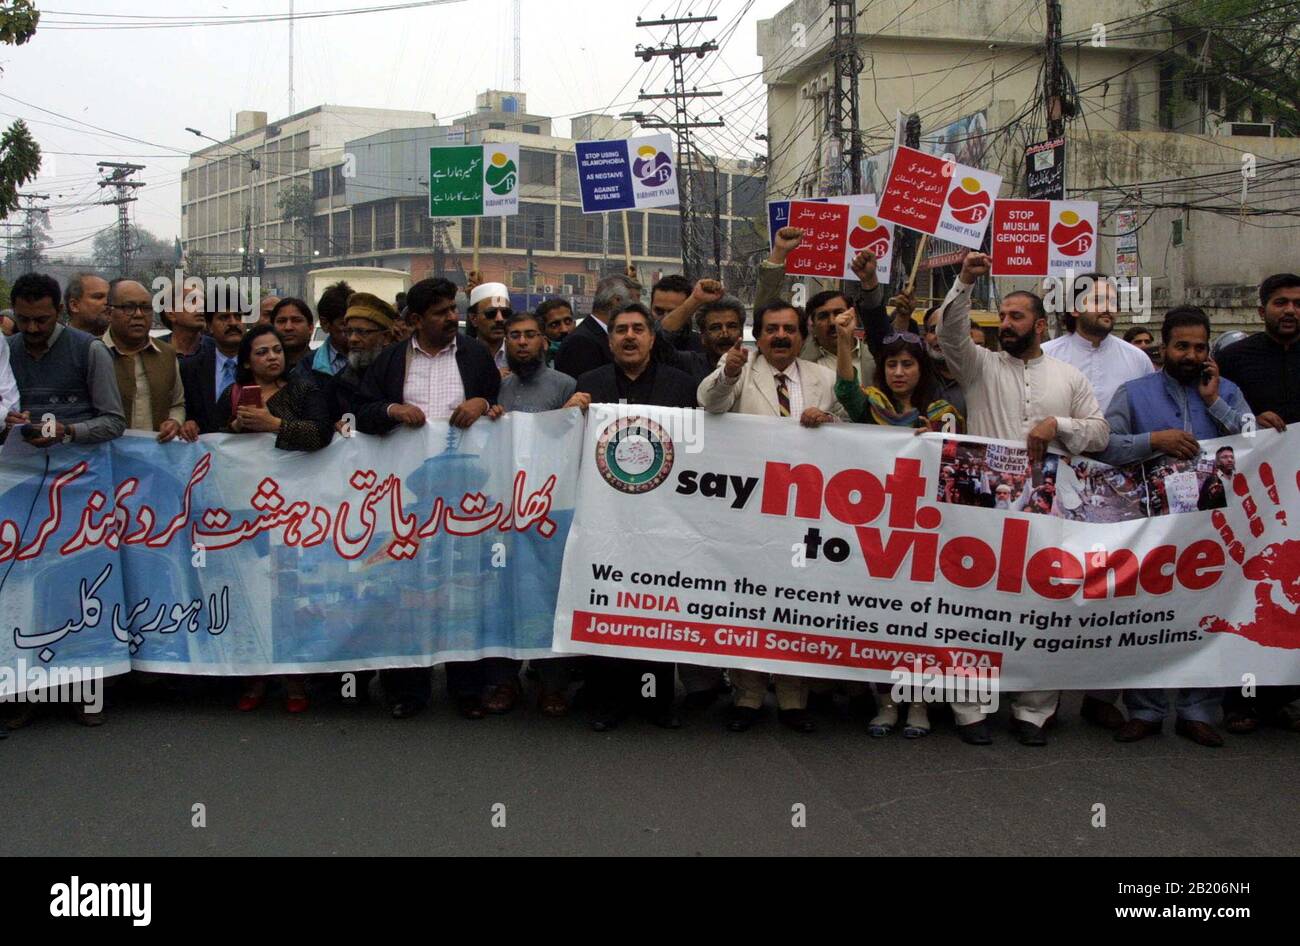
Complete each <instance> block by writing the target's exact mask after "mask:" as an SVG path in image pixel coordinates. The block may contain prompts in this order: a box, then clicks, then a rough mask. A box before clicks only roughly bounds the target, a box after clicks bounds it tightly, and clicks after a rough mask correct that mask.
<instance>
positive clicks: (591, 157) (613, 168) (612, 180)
mask: <svg viewBox="0 0 1300 946" xmlns="http://www.w3.org/2000/svg"><path fill="white" fill-rule="evenodd" d="M575 149H576V152H577V158H578V189H579V191H580V192H581V194H582V212H583V213H585V214H591V213H603V212H605V211H607V210H630V209H632V208H633V207H635V206H636V194H635V193H634V192H633V189H632V168H631V162H630V161H628V148H627V142H626V141H580V142H578V143H577V145H576V146H575Z"/></svg>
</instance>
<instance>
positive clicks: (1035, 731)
mask: <svg viewBox="0 0 1300 946" xmlns="http://www.w3.org/2000/svg"><path fill="white" fill-rule="evenodd" d="M1016 738H1017V739H1019V740H1020V744H1021V745H1022V746H1045V745H1047V733H1045V732H1043V727H1042V726H1035V725H1034V724H1033V723H1031V722H1029V721H1027V720H1023V719H1018V720H1016Z"/></svg>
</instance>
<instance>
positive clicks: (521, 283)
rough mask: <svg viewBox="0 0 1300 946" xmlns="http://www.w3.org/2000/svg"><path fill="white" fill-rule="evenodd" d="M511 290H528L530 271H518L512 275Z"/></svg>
mask: <svg viewBox="0 0 1300 946" xmlns="http://www.w3.org/2000/svg"><path fill="white" fill-rule="evenodd" d="M510 288H511V289H523V290H525V291H526V290H528V289H529V288H530V287H529V285H528V270H526V269H516V270H512V271H511V273H510Z"/></svg>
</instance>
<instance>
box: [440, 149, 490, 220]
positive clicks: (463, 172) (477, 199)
mask: <svg viewBox="0 0 1300 946" xmlns="http://www.w3.org/2000/svg"><path fill="white" fill-rule="evenodd" d="M482 213H483V146H482V145H465V146H453V147H450V148H430V149H429V216H430V217H477V216H480V215H482Z"/></svg>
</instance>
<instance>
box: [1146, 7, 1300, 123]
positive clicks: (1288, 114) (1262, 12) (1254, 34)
mask: <svg viewBox="0 0 1300 946" xmlns="http://www.w3.org/2000/svg"><path fill="white" fill-rule="evenodd" d="M1171 16H1172V17H1173V19H1174V20H1175V22H1176V23H1177V24H1178V25H1180V26H1184V27H1194V28H1198V29H1199V30H1201V31H1202V32H1201V35H1200V37H1199V38H1198V39H1196V40H1195V43H1196V45H1197V47H1198V48H1200V47H1202V46H1205V45H1206V39H1207V38H1208V40H1209V43H1208V50H1209V63H1208V64H1207V67H1206V68H1207V72H1208V73H1209V74H1217V75H1219V76H1222V77H1223V78H1225V79H1227V80H1228V82H1229V83H1232V85H1233V86H1235V87H1230V88H1225V90H1224V92H1225V102H1226V107H1227V109H1228V110H1229V111H1230V112H1231V111H1236V110H1238V109H1240V108H1241V107H1242V106H1243V105H1250V104H1253V105H1256V106H1258V107H1259V108H1260V110H1261V111H1263V112H1266V113H1269V114H1275V115H1276V116H1277V118H1278V120H1279V123H1280V124H1281V126H1282V128H1283V129H1285V130H1287V131H1289V132H1290V133H1291V134H1293V135H1294V134H1300V19H1297V17H1296V11H1295V5H1294V4H1290V3H1270V4H1265V3H1260V2H1259V0H1190V2H1187V3H1184V4H1180V5H1179V8H1178V9H1177V11H1175V13H1173V14H1171Z"/></svg>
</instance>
